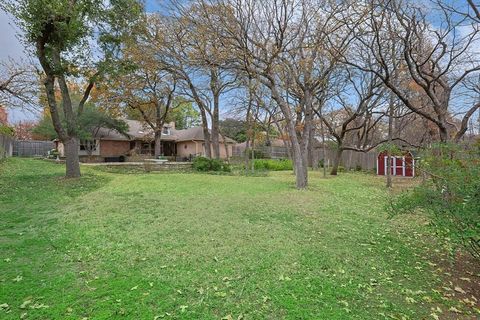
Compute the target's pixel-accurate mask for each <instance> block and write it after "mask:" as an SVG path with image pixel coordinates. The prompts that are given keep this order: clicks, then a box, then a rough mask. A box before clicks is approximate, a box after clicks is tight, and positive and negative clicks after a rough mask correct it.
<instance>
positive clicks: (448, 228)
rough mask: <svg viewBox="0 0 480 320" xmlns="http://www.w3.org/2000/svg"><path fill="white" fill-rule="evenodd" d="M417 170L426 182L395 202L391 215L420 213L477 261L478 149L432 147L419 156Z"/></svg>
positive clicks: (479, 250)
mask: <svg viewBox="0 0 480 320" xmlns="http://www.w3.org/2000/svg"><path fill="white" fill-rule="evenodd" d="M416 170H417V172H420V173H421V174H423V175H425V176H427V177H428V179H426V180H425V181H424V182H423V183H422V184H421V185H420V186H418V187H416V188H414V189H413V190H410V191H406V192H404V193H402V194H400V195H399V196H398V197H397V198H395V199H394V201H393V203H392V206H391V208H390V210H391V211H392V213H395V214H398V213H408V212H413V211H415V210H416V209H421V210H422V211H424V212H426V213H427V214H429V215H430V216H431V218H432V222H433V226H434V227H435V229H436V231H437V232H438V233H440V234H443V235H444V236H446V237H448V238H450V239H452V240H453V241H454V242H457V243H461V244H463V245H465V247H466V248H467V249H468V250H469V251H470V252H471V253H472V254H473V255H474V256H475V257H476V258H478V259H480V147H479V146H473V147H472V146H470V147H468V148H467V147H465V146H460V145H445V144H443V145H440V146H435V147H434V148H432V149H430V150H427V151H425V152H423V153H422V155H421V161H420V162H417V164H416Z"/></svg>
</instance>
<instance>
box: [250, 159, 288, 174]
mask: <svg viewBox="0 0 480 320" xmlns="http://www.w3.org/2000/svg"><path fill="white" fill-rule="evenodd" d="M254 168H255V169H256V170H270V171H283V170H293V164H292V160H288V159H280V160H274V159H257V160H254Z"/></svg>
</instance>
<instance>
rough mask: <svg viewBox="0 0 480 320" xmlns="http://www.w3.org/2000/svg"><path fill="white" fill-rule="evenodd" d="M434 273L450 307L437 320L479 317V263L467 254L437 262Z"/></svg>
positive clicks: (448, 257) (459, 254) (458, 253)
mask: <svg viewBox="0 0 480 320" xmlns="http://www.w3.org/2000/svg"><path fill="white" fill-rule="evenodd" d="M436 271H437V272H438V274H439V276H440V277H441V279H442V280H443V281H442V282H443V286H442V287H441V288H440V289H439V291H440V293H441V295H442V296H443V298H444V299H446V300H448V301H450V302H451V303H452V305H451V307H450V308H449V309H448V310H446V312H443V313H442V314H441V315H440V314H439V315H438V316H439V319H478V317H480V262H479V261H478V260H476V259H475V258H474V257H473V256H471V255H470V254H468V253H463V252H457V253H456V254H455V256H454V257H450V256H447V257H443V258H441V259H439V260H438V266H437V269H436Z"/></svg>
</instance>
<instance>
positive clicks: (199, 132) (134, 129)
mask: <svg viewBox="0 0 480 320" xmlns="http://www.w3.org/2000/svg"><path fill="white" fill-rule="evenodd" d="M125 122H126V123H127V124H128V136H129V137H130V139H128V138H127V137H125V136H124V135H122V134H120V133H118V132H117V131H115V130H110V129H107V128H100V129H99V130H98V132H97V134H96V135H95V138H97V139H102V140H124V141H129V140H151V139H153V130H152V128H150V126H148V125H147V124H145V123H143V122H141V121H137V120H125ZM165 126H169V127H170V125H168V124H166V125H165ZM162 140H164V141H178V142H180V141H191V140H196V141H204V140H205V139H204V136H203V128H202V127H193V128H188V129H185V130H176V129H173V128H172V129H170V134H169V135H165V134H162ZM226 140H227V143H235V141H234V140H232V139H230V138H228V137H227V138H226ZM220 141H223V138H222V137H221V136H220Z"/></svg>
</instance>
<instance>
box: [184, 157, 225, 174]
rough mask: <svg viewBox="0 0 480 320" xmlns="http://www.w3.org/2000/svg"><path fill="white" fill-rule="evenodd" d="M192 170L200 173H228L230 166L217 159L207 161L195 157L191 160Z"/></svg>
mask: <svg viewBox="0 0 480 320" xmlns="http://www.w3.org/2000/svg"><path fill="white" fill-rule="evenodd" d="M193 168H194V169H195V170H196V171H200V172H209V171H222V172H230V171H231V168H230V165H229V164H228V163H226V162H224V161H222V160H219V159H208V158H205V157H197V158H195V159H194V160H193Z"/></svg>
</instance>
